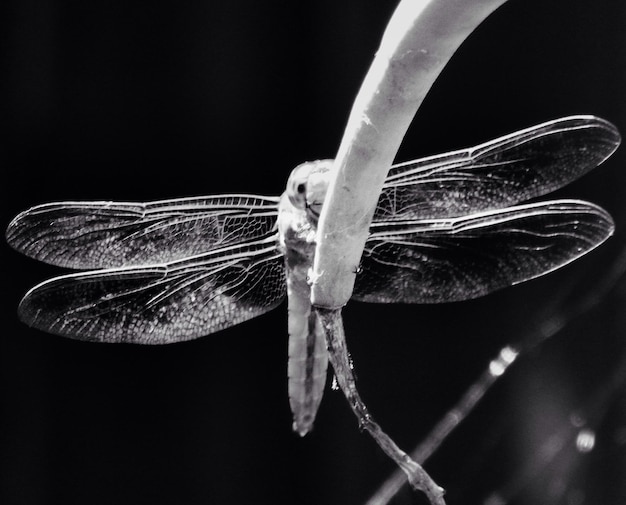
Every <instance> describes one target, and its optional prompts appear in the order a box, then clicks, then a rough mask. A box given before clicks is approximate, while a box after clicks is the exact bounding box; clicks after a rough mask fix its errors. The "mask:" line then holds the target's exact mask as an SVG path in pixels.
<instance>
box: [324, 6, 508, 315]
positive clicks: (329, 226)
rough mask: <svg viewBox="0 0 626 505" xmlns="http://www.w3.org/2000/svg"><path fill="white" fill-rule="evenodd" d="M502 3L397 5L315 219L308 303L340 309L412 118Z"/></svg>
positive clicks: (352, 279)
mask: <svg viewBox="0 0 626 505" xmlns="http://www.w3.org/2000/svg"><path fill="white" fill-rule="evenodd" d="M505 1H506V0H402V1H401V2H400V5H399V6H398V8H397V9H396V11H395V13H394V15H393V17H392V19H391V21H390V22H389V25H388V27H387V30H386V32H385V34H384V36H383V40H382V42H381V46H380V49H379V51H378V53H377V54H376V57H375V59H374V61H373V63H372V66H371V67H370V69H369V72H368V74H367V76H366V77H365V80H364V81H363V85H362V86H361V89H360V91H359V94H358V95H357V98H356V100H355V102H354V106H353V108H352V112H351V113H350V117H349V119H348V124H347V126H346V131H345V133H344V137H343V140H342V142H341V144H340V147H339V151H338V153H337V157H336V159H335V166H334V169H333V176H332V180H331V183H330V187H329V190H328V194H327V196H326V200H325V202H324V207H323V209H322V214H321V217H320V221H319V228H318V236H317V244H318V245H317V250H316V253H315V264H314V267H313V276H312V278H313V279H315V282H314V284H313V289H312V302H313V304H314V305H316V306H318V307H325V308H330V309H332V308H339V307H342V306H343V305H345V304H346V303H347V301H348V300H349V299H350V296H351V295H352V289H353V287H354V281H355V277H356V270H357V267H358V264H359V261H360V258H361V254H362V253H363V246H364V245H365V241H366V239H367V236H368V230H369V227H370V223H371V219H372V216H373V214H374V210H375V208H376V202H377V201H378V197H379V195H380V192H381V189H382V185H383V182H384V180H385V177H386V175H387V172H388V170H389V168H390V167H391V164H392V162H393V160H394V157H395V155H396V153H397V151H398V148H399V146H400V143H401V142H402V138H403V137H404V135H405V133H406V131H407V129H408V127H409V124H410V123H411V120H412V119H413V116H414V115H415V113H416V112H417V109H418V107H419V106H420V104H421V103H422V101H423V100H424V97H425V96H426V93H427V92H428V90H429V89H430V87H431V86H432V84H433V82H434V81H435V79H436V78H437V76H438V75H439V73H440V72H441V70H442V69H443V67H444V66H445V65H446V63H447V62H448V61H449V60H450V58H451V57H452V55H453V54H454V52H455V51H456V49H457V48H458V47H459V46H460V45H461V43H462V42H463V41H464V40H465V39H466V38H467V36H468V35H469V34H470V33H471V32H472V31H473V30H474V29H475V28H476V27H477V26H478V25H479V24H480V23H481V22H482V21H483V20H484V19H485V18H486V17H487V16H488V15H489V14H490V13H491V12H492V11H493V10H494V9H496V8H497V7H498V6H500V5H501V4H503V3H504V2H505Z"/></svg>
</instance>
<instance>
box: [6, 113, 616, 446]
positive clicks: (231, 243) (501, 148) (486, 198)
mask: <svg viewBox="0 0 626 505" xmlns="http://www.w3.org/2000/svg"><path fill="white" fill-rule="evenodd" d="M619 143H620V136H619V133H618V132H617V130H616V128H615V127H614V126H613V125H612V124H611V123H609V122H607V121H605V120H603V119H600V118H597V117H594V116H570V117H565V118H560V119H556V120H552V121H548V122H545V123H542V124H539V125H536V126H533V127H530V128H526V129H524V130H521V131H517V132H515V133H512V134H509V135H505V136H503V137H499V138H496V139H494V140H491V141H489V142H486V143H483V144H480V145H477V146H475V147H471V148H467V149H462V150H458V151H452V152H447V153H444V154H439V155H434V156H429V157H426V158H422V159H418V160H414V161H410V162H405V163H400V164H397V165H394V166H393V167H391V169H390V171H389V173H388V176H387V178H386V181H385V184H384V187H383V189H382V192H381V195H380V198H379V200H378V204H377V207H376V210H375V213H374V216H373V220H372V224H371V227H370V233H369V238H368V240H367V242H366V244H365V248H364V251H363V254H362V257H361V262H360V265H359V267H358V270H357V275H356V282H355V287H354V292H353V296H352V299H353V300H356V301H361V302H371V303H427V304H428V303H442V302H453V301H461V300H467V299H472V298H476V297H480V296H483V295H486V294H488V293H491V292H493V291H496V290H498V289H501V288H504V287H507V286H511V285H514V284H517V283H520V282H523V281H527V280H529V279H533V278H535V277H538V276H541V275H544V274H546V273H548V272H551V271H553V270H555V269H557V268H559V267H561V266H563V265H566V264H567V263H569V262H571V261H573V260H574V259H576V258H578V257H580V256H582V255H584V254H586V253H587V252H589V251H591V250H592V249H594V248H595V247H597V246H598V245H599V244H601V243H602V242H603V241H604V240H606V239H607V238H608V237H609V236H610V235H611V234H612V232H613V228H614V225H613V221H612V219H611V216H610V215H609V214H608V213H607V212H606V211H604V210H603V209H602V208H600V207H598V206H596V205H594V204H592V203H589V202H584V201H580V200H567V199H561V200H552V201H533V202H531V203H521V202H525V201H527V200H533V199H535V198H536V197H539V196H541V195H544V194H546V193H549V192H551V191H554V190H556V189H558V188H560V187H562V186H564V185H566V184H567V183H569V182H571V181H573V180H575V179H577V178H578V177H580V176H582V175H583V174H585V173H586V172H588V171H589V170H591V169H593V168H594V167H596V166H598V165H599V164H600V163H602V162H603V161H604V160H605V159H607V158H608V157H609V156H610V155H611V154H612V153H613V152H614V151H615V149H616V148H617V146H618V145H619ZM332 165H333V162H332V160H318V161H314V162H307V163H303V164H302V165H299V166H298V167H296V168H295V169H293V171H292V173H291V175H290V177H289V179H288V182H287V186H286V190H285V192H284V193H283V194H282V196H281V197H268V196H258V195H247V194H226V195H217V196H201V197H190V198H180V199H170V200H161V201H153V202H148V203H136V202H135V203H133V202H112V201H94V202H83V201H64V202H57V203H46V204H43V205H38V206H35V207H32V208H30V209H28V210H26V211H24V212H22V213H21V214H19V215H18V216H17V217H15V219H14V220H13V221H12V222H11V223H10V224H9V226H8V229H7V232H6V238H7V241H8V243H9V244H10V245H11V246H12V247H14V248H15V249H16V250H17V251H19V252H21V253H24V254H26V255H27V256H30V257H32V258H34V259H36V260H40V261H43V262H46V263H49V264H52V265H57V266H60V267H64V268H70V269H75V270H78V271H77V272H74V273H69V274H65V275H61V276H59V277H55V278H52V279H50V280H47V281H45V282H43V283H41V284H39V285H37V286H35V287H34V288H32V289H31V290H30V291H29V292H28V293H27V294H26V295H25V296H24V298H23V300H22V301H21V303H20V305H19V308H18V314H19V317H20V319H21V320H22V321H23V322H25V323H26V324H28V325H30V326H32V327H34V328H37V329H39V330H43V331H45V332H49V333H52V334H57V335H62V336H65V337H70V338H75V339H80V340H87V341H97V342H112V343H134V344H170V343H174V342H181V341H187V340H190V339H195V338H198V337H202V336H205V335H208V334H212V333H215V332H218V331H221V330H224V329H226V328H229V327H232V326H234V325H236V324H239V323H242V322H244V321H247V320H249V319H251V318H254V317H257V316H259V315H261V314H264V313H266V312H268V311H270V310H272V309H274V308H275V307H277V306H278V305H280V304H281V303H282V302H283V300H284V299H285V298H287V300H288V304H287V308H288V333H289V343H288V357H289V361H288V366H287V377H288V393H289V402H290V406H291V410H292V414H293V428H294V430H295V431H296V432H297V433H299V434H300V435H302V436H303V435H305V434H306V433H308V432H309V431H310V430H311V429H312V427H313V423H314V420H315V416H316V413H317V410H318V407H319V404H320V401H321V399H322V395H323V392H324V388H325V383H326V376H327V364H328V351H327V348H326V343H325V339H324V333H323V331H322V329H321V327H320V322H319V320H318V318H317V317H316V313H315V310H314V309H312V307H311V302H310V294H311V280H310V278H309V270H310V268H311V266H312V263H313V258H314V254H315V245H316V230H317V222H318V218H319V215H320V212H321V210H322V207H323V204H324V197H325V195H326V191H327V188H328V183H329V177H330V175H331V173H332Z"/></svg>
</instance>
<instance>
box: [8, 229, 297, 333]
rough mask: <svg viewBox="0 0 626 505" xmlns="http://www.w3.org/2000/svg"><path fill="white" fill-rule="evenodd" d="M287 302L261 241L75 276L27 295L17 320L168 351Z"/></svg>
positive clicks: (271, 248) (278, 259)
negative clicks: (170, 345) (167, 346)
mask: <svg viewBox="0 0 626 505" xmlns="http://www.w3.org/2000/svg"><path fill="white" fill-rule="evenodd" d="M285 294H286V288H285V279H284V267H283V257H282V255H281V254H280V253H279V251H278V250H277V249H276V246H275V243H274V241H268V240H262V241H257V242H254V243H250V244H246V245H244V246H234V247H230V248H225V249H222V250H218V251H214V252H211V253H208V254H203V255H199V256H195V257H192V258H188V259H186V260H182V261H174V262H170V263H166V264H160V265H152V266H142V267H127V268H117V269H108V270H100V271H93V272H81V273H75V274H71V275H65V276H61V277H57V278H54V279H51V280H49V281H47V282H44V283H42V284H40V285H38V286H36V287H34V288H33V289H32V290H31V291H29V292H28V293H27V295H26V296H25V297H24V299H23V300H22V302H21V304H20V307H19V315H20V318H21V319H22V320H23V321H24V322H26V323H27V324H29V325H31V326H34V327H36V328H38V329H40V330H43V331H47V332H50V333H54V334H58V335H63V336H66V337H71V338H76V339H80V340H90V341H99V342H129V343H138V344H168V343H172V342H179V341H184V340H190V339H193V338H197V337H200V336H203V335H207V334H209V333H214V332H216V331H220V330H223V329H225V328H228V327H230V326H233V325H235V324H238V323H241V322H243V321H246V320H248V319H251V318H253V317H256V316H258V315H260V314H263V313H265V312H267V311H269V310H271V309H272V308H274V307H275V306H277V305H278V304H279V303H280V302H281V300H282V299H283V298H284V296H285Z"/></svg>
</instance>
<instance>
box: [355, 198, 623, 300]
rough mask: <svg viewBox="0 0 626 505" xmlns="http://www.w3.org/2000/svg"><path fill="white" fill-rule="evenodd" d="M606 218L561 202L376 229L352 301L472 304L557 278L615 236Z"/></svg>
mask: <svg viewBox="0 0 626 505" xmlns="http://www.w3.org/2000/svg"><path fill="white" fill-rule="evenodd" d="M613 228H614V225H613V221H612V219H611V217H610V216H609V214H608V213H606V211H604V210H603V209H601V208H600V207H597V206H596V205H593V204H591V203H588V202H582V201H577V200H555V201H550V202H541V203H536V204H528V205H521V206H517V207H511V208H507V209H503V210H498V211H490V212H484V213H478V214H474V215H471V216H464V217H460V218H452V219H433V220H416V221H406V222H389V223H380V224H377V225H374V226H373V227H372V234H371V236H370V238H369V240H368V241H367V243H366V244H365V250H364V252H363V256H362V258H361V266H360V269H359V273H358V274H357V278H356V284H355V289H354V294H353V299H355V300H360V301H366V302H377V303H441V302H453V301H460V300H467V299H471V298H477V297H480V296H483V295H486V294H488V293H490V292H492V291H495V290H498V289H501V288H504V287H507V286H511V285H513V284H517V283H520V282H523V281H526V280H529V279H532V278H535V277H538V276H540V275H543V274H546V273H548V272H551V271H553V270H555V269H557V268H559V267H561V266H563V265H566V264H567V263H569V262H571V261H573V260H574V259H576V258H578V257H580V256H582V255H584V254H586V253H587V252H589V251H590V250H592V249H594V248H595V247H597V246H598V245H600V244H601V243H602V242H604V240H606V239H607V238H608V237H609V236H610V235H611V233H612V232H613Z"/></svg>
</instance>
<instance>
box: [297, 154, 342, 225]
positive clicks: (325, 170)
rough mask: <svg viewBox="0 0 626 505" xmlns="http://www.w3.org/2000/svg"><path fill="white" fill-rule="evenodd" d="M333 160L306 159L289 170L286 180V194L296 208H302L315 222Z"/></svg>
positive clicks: (322, 202)
mask: <svg viewBox="0 0 626 505" xmlns="http://www.w3.org/2000/svg"><path fill="white" fill-rule="evenodd" d="M332 167H333V160H317V161H308V162H306V163H302V164H301V165H298V166H297V167H296V168H294V169H293V170H292V171H291V175H290V176H289V180H288V181H287V196H288V197H289V201H290V202H291V204H292V205H293V206H294V207H296V208H297V209H300V210H304V211H306V213H307V216H308V217H309V219H311V220H312V221H314V222H315V223H317V220H318V219H319V217H320V212H321V211H322V205H323V204H324V199H325V198H326V191H327V190H328V180H329V175H330V170H331V168H332Z"/></svg>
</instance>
